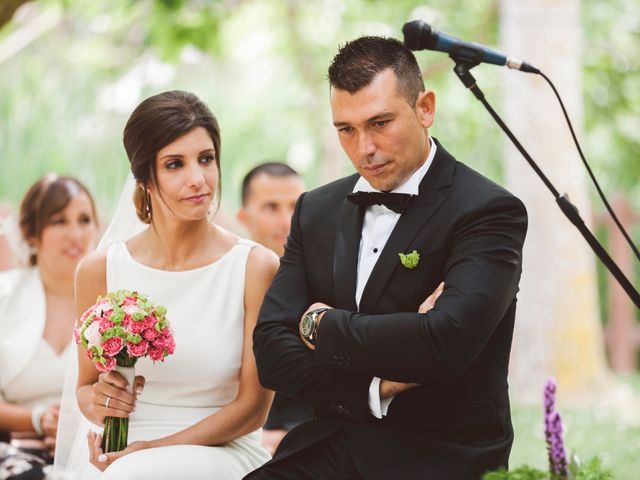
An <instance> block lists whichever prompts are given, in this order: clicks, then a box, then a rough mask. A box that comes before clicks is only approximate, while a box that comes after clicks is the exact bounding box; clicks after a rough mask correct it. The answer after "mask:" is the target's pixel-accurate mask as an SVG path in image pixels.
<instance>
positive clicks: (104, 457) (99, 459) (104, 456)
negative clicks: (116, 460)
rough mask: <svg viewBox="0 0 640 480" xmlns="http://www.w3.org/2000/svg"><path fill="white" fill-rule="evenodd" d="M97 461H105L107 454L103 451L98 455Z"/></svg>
mask: <svg viewBox="0 0 640 480" xmlns="http://www.w3.org/2000/svg"><path fill="white" fill-rule="evenodd" d="M98 461H99V462H106V461H107V456H106V455H105V454H104V453H103V454H102V455H100V456H99V457H98Z"/></svg>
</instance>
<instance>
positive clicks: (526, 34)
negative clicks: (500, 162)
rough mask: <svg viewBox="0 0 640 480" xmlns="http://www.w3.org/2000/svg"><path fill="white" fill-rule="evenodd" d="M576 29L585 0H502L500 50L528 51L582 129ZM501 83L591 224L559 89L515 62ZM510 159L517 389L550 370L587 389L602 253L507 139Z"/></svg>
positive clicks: (595, 359) (538, 384)
mask: <svg viewBox="0 0 640 480" xmlns="http://www.w3.org/2000/svg"><path fill="white" fill-rule="evenodd" d="M580 36H581V30H580V1H579V0H501V37H502V48H503V50H505V51H507V52H509V54H511V55H513V56H514V57H518V58H522V59H526V60H527V61H529V62H530V63H532V64H533V65H535V66H537V67H538V68H540V70H542V71H543V72H544V73H545V74H546V75H547V76H548V77H549V78H550V79H551V80H552V81H553V82H554V83H555V85H556V88H558V91H559V92H560V95H561V96H562V98H563V101H564V102H565V106H566V108H567V110H568V112H569V115H570V117H571V119H572V121H573V124H574V127H575V128H576V131H577V135H578V138H580V137H581V119H582V108H581V106H582V96H581V84H580V79H581V74H580V58H581V51H580V45H581V41H580ZM504 87H505V88H504V91H505V97H504V100H505V101H504V108H503V110H504V112H505V115H504V118H505V121H506V123H507V124H508V125H509V126H510V127H511V128H512V129H513V131H514V133H515V135H516V137H517V138H518V139H519V140H520V141H521V143H522V144H523V145H524V146H525V148H526V149H527V150H528V151H529V153H530V154H531V156H532V157H533V158H534V160H536V162H537V163H538V165H539V166H540V168H541V169H542V171H543V172H545V174H546V175H547V177H548V178H549V179H550V180H551V182H552V183H553V184H554V185H555V186H556V188H557V190H558V191H559V192H560V193H564V192H567V193H568V194H569V197H570V198H571V200H572V202H573V203H574V204H575V205H576V206H577V207H578V209H579V211H580V214H581V216H582V218H583V219H585V221H586V222H587V224H590V223H591V211H590V210H591V209H590V205H589V199H588V195H587V182H586V175H585V169H584V167H583V165H582V164H581V162H580V159H579V157H578V153H577V151H576V149H575V147H574V145H573V141H572V139H571V136H570V133H569V130H568V128H567V126H566V124H565V121H564V118H563V116H562V112H561V109H560V106H559V105H558V103H557V101H556V100H555V97H554V95H553V92H552V91H551V89H550V88H549V87H548V85H547V84H546V83H545V82H544V80H543V79H542V78H541V77H539V76H534V75H531V74H525V73H519V72H516V71H506V70H505V73H504ZM506 142H508V141H506ZM505 161H506V168H505V171H506V179H507V184H508V185H509V188H510V190H511V191H512V192H513V193H514V194H516V195H517V196H519V197H520V198H521V199H522V200H523V201H524V203H525V205H526V206H527V210H528V212H529V231H528V234H527V240H526V242H525V248H524V264H523V274H522V280H521V281H520V294H519V301H518V314H517V318H516V329H515V332H514V344H513V351H512V355H511V372H510V383H511V385H512V388H513V390H514V392H515V394H516V397H518V396H519V397H520V398H538V397H539V396H540V395H541V393H540V392H541V391H542V388H543V385H544V381H545V379H546V378H547V377H548V376H551V375H553V376H555V377H556V378H557V380H558V382H559V384H560V388H562V390H563V391H564V392H574V393H578V392H582V391H588V390H589V389H591V388H593V387H594V386H595V385H596V384H598V383H599V381H600V380H602V379H603V378H604V374H605V372H606V371H607V369H606V363H605V357H604V348H603V336H602V328H601V325H600V321H599V312H598V297H597V290H596V279H595V262H596V257H595V255H594V254H593V253H592V252H591V250H590V249H589V247H588V245H587V244H586V242H585V241H584V240H583V238H582V236H581V235H580V233H579V232H578V231H577V230H576V229H575V227H573V225H572V224H571V223H569V221H568V220H567V219H566V218H565V217H564V215H563V214H562V213H561V212H560V210H559V208H558V207H557V205H556V203H555V201H554V198H553V196H552V195H551V193H550V192H549V191H548V190H547V188H546V187H545V186H544V184H543V183H542V182H541V181H540V180H539V178H538V177H537V175H536V174H535V173H534V171H533V170H532V169H531V168H530V167H529V165H528V164H527V163H526V162H525V160H524V158H522V156H521V155H520V153H519V152H518V151H517V150H516V149H515V147H513V146H512V145H511V143H510V142H508V144H507V145H506V147H505Z"/></svg>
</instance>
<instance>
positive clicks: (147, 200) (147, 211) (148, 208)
mask: <svg viewBox="0 0 640 480" xmlns="http://www.w3.org/2000/svg"><path fill="white" fill-rule="evenodd" d="M144 198H145V202H144V203H145V217H146V219H147V220H148V221H151V195H149V190H147V189H145V190H144Z"/></svg>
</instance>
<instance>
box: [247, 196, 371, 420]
mask: <svg viewBox="0 0 640 480" xmlns="http://www.w3.org/2000/svg"><path fill="white" fill-rule="evenodd" d="M304 197H305V195H304V194H303V195H302V196H301V197H300V198H299V199H298V202H297V204H296V208H295V211H294V213H293V218H292V221H291V231H290V234H289V238H288V240H287V246H286V249H285V254H284V256H283V257H282V259H281V260H280V268H279V269H278V272H277V274H276V276H275V278H274V280H273V282H272V284H271V286H270V287H269V290H268V291H267V294H266V296H265V299H264V302H263V304H262V307H261V309H260V314H259V317H258V323H257V325H256V328H255V330H254V333H253V350H254V353H255V357H256V362H257V367H258V375H259V377H260V382H261V383H262V385H263V386H264V387H266V388H269V389H272V390H276V391H279V392H284V393H286V394H288V395H290V396H292V397H295V398H298V399H300V400H302V401H304V402H307V403H309V404H312V405H314V406H315V407H316V409H317V410H318V412H319V413H323V412H326V413H328V414H337V415H338V416H343V417H348V418H352V419H362V418H363V417H364V416H365V415H366V414H367V412H368V404H367V398H368V390H369V384H370V383H371V380H372V376H371V375H367V374H364V373H361V372H355V371H344V370H337V369H334V368H331V367H330V366H325V365H320V364H318V363H317V362H316V360H315V358H314V352H313V351H312V350H310V349H308V348H307V347H306V346H305V345H304V343H302V340H301V339H300V337H299V334H298V323H299V321H300V317H301V316H302V314H303V313H304V312H305V311H306V309H307V308H308V307H309V305H311V304H312V303H314V302H316V301H318V300H319V299H317V298H313V296H312V295H313V293H312V292H310V291H309V284H308V282H307V276H306V275H307V274H306V271H305V267H304V264H305V251H304V244H303V235H302V229H301V227H300V215H301V210H302V209H303V203H304Z"/></svg>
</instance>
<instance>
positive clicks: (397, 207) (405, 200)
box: [347, 192, 411, 213]
mask: <svg viewBox="0 0 640 480" xmlns="http://www.w3.org/2000/svg"><path fill="white" fill-rule="evenodd" d="M410 199H411V195H409V194H408V193H379V192H355V193H350V194H349V195H347V200H349V201H350V202H352V203H355V204H356V205H359V206H361V207H370V206H371V205H384V206H385V207H387V208H388V209H389V210H393V211H394V212H396V213H402V212H404V211H405V209H406V208H407V205H408V204H409V200H410Z"/></svg>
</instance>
